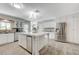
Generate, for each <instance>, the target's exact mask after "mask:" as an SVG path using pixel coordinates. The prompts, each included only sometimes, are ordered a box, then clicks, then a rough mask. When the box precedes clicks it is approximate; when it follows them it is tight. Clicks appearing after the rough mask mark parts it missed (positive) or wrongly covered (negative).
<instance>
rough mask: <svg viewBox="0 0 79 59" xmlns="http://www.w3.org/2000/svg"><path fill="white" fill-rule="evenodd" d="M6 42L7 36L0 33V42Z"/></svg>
mask: <svg viewBox="0 0 79 59" xmlns="http://www.w3.org/2000/svg"><path fill="white" fill-rule="evenodd" d="M5 43H7V36H6V34H1V35H0V44H5Z"/></svg>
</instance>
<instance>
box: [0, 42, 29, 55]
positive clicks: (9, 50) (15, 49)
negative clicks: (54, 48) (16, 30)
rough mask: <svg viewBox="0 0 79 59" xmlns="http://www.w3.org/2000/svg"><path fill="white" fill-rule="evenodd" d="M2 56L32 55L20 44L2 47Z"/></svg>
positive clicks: (0, 52) (0, 53)
mask: <svg viewBox="0 0 79 59" xmlns="http://www.w3.org/2000/svg"><path fill="white" fill-rule="evenodd" d="M0 55H30V54H29V53H28V52H27V51H26V50H24V49H22V48H21V47H20V46H19V45H18V42H14V43H10V44H6V45H3V46H0Z"/></svg>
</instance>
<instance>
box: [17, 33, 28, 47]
mask: <svg viewBox="0 0 79 59" xmlns="http://www.w3.org/2000/svg"><path fill="white" fill-rule="evenodd" d="M18 36H19V37H18V38H19V45H20V46H22V47H24V48H27V42H26V35H20V34H19V35H18Z"/></svg>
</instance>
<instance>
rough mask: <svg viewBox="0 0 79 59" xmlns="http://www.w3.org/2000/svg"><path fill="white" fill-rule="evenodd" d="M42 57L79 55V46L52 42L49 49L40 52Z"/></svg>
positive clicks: (45, 48)
mask: <svg viewBox="0 0 79 59" xmlns="http://www.w3.org/2000/svg"><path fill="white" fill-rule="evenodd" d="M40 54H41V55H79V45H78V44H71V43H61V42H57V41H53V40H51V41H50V43H49V45H48V47H47V46H45V47H44V48H43V49H41V50H40Z"/></svg>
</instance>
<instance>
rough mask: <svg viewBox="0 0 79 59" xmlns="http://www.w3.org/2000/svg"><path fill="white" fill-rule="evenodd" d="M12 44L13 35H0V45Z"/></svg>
mask: <svg viewBox="0 0 79 59" xmlns="http://www.w3.org/2000/svg"><path fill="white" fill-rule="evenodd" d="M10 42H14V33H7V34H0V44H5V43H10Z"/></svg>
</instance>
